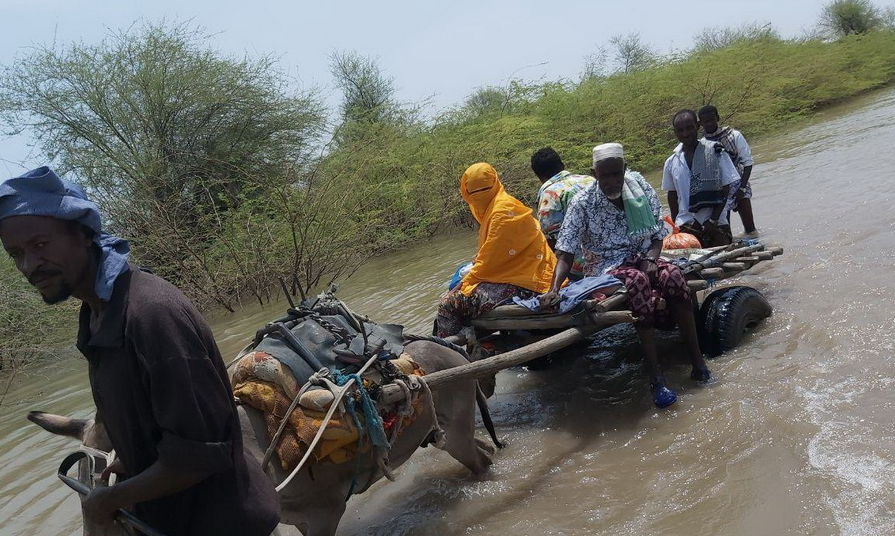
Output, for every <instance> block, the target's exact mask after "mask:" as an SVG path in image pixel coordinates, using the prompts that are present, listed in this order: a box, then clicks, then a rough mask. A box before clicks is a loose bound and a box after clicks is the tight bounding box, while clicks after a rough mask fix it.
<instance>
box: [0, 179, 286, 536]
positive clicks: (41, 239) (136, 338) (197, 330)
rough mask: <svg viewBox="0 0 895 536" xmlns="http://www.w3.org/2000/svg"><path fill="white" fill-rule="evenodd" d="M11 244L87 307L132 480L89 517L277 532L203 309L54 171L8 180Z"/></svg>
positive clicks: (82, 343) (42, 287) (270, 496)
mask: <svg viewBox="0 0 895 536" xmlns="http://www.w3.org/2000/svg"><path fill="white" fill-rule="evenodd" d="M0 241H2V243H3V248H4V249H5V250H6V252H7V253H8V254H9V255H10V257H12V259H13V260H14V262H15V265H16V268H18V270H19V271H20V272H22V274H23V275H24V276H25V277H26V278H27V279H28V281H29V282H30V283H31V284H32V285H33V286H35V287H36V288H37V289H38V291H39V292H40V294H41V296H42V297H43V299H44V301H45V302H47V303H51V304H52V303H58V302H61V301H64V300H66V299H68V298H69V297H75V298H77V299H79V300H81V301H82V306H81V314H80V319H79V333H78V344H77V346H78V349H79V350H80V351H81V353H83V354H84V356H85V357H86V358H87V361H88V365H89V373H90V387H91V389H92V391H93V399H94V402H95V403H96V408H97V421H98V422H101V423H102V425H103V426H104V427H105V430H106V432H107V433H108V435H109V438H110V439H111V441H112V446H113V447H114V449H115V452H116V454H117V456H118V459H117V460H116V462H115V463H114V464H112V470H113V471H114V472H118V473H121V474H123V475H124V477H125V478H124V480H123V481H121V482H119V483H117V484H115V485H114V486H111V487H104V488H102V487H101V488H96V489H94V490H93V491H92V492H91V493H90V495H88V496H87V499H86V500H85V502H84V513H85V516H86V517H87V519H88V520H90V521H92V522H93V523H98V524H105V523H110V522H111V520H112V516H113V515H114V513H115V512H116V511H117V510H118V509H120V508H130V507H131V505H133V507H134V509H135V511H136V513H137V515H138V516H139V517H140V518H141V519H143V521H145V522H147V523H148V524H150V525H152V526H154V527H155V528H156V529H157V530H159V531H160V532H162V533H164V534H166V535H168V536H175V535H184V536H185V535H209V536H210V535H222V536H228V535H232V536H237V535H240V536H242V535H246V536H262V535H267V534H270V533H271V532H272V531H273V530H274V528H276V524H277V522H278V520H279V513H278V508H279V501H278V498H277V496H276V492H275V491H274V489H273V487H272V485H271V483H270V481H269V480H268V479H267V477H266V476H265V475H264V473H262V472H261V469H260V466H259V465H258V464H257V462H255V461H254V460H253V459H252V458H251V455H250V454H249V453H248V452H247V451H244V449H243V445H242V434H241V431H240V425H239V419H238V415H237V413H236V406H235V405H234V403H233V396H232V392H231V389H230V382H229V378H228V376H227V372H226V369H225V367H224V364H223V361H222V359H221V356H220V352H219V351H218V348H217V345H216V344H215V341H214V337H213V336H212V333H211V329H210V328H209V327H208V324H207V323H206V322H205V320H204V319H203V318H202V315H201V314H200V313H199V312H198V311H197V310H196V308H195V307H194V306H193V304H192V303H190V301H189V300H188V299H187V298H186V297H185V296H184V295H183V294H182V293H181V292H180V291H179V290H177V288H175V287H174V286H173V285H171V284H170V283H168V282H166V281H165V280H163V279H161V278H159V277H156V276H154V275H152V274H149V273H146V272H143V271H140V270H137V269H134V268H133V267H131V266H129V265H128V262H127V259H128V254H129V251H130V248H129V246H128V243H127V242H126V241H125V240H122V239H121V238H118V237H115V236H111V235H108V234H105V233H103V231H102V218H101V216H100V213H99V209H98V208H97V206H96V204H94V203H93V202H92V201H90V200H89V199H88V198H87V195H86V194H85V193H84V191H83V190H82V189H81V188H79V187H78V186H77V185H75V184H73V183H71V182H69V181H66V180H64V179H61V178H59V177H58V176H57V175H56V174H55V173H53V171H52V170H50V169H49V168H47V167H41V168H38V169H35V170H33V171H29V172H28V173H25V174H24V175H22V176H20V177H16V178H13V179H9V180H7V181H6V182H4V183H2V184H0Z"/></svg>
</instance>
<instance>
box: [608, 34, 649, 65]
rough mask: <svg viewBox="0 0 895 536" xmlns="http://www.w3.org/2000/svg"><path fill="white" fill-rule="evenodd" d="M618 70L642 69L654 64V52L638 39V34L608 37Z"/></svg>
mask: <svg viewBox="0 0 895 536" xmlns="http://www.w3.org/2000/svg"><path fill="white" fill-rule="evenodd" d="M609 45H610V46H611V47H612V55H613V59H614V60H615V64H616V69H617V71H618V72H622V73H631V72H634V71H642V70H644V69H648V68H649V67H652V66H653V65H655V64H656V61H657V59H658V58H657V55H656V52H655V51H654V50H653V49H652V48H650V47H649V45H647V44H646V43H644V42H643V41H642V40H641V39H640V34H638V33H630V34H628V35H614V36H612V37H611V38H610V39H609Z"/></svg>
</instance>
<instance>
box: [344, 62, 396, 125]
mask: <svg viewBox="0 0 895 536" xmlns="http://www.w3.org/2000/svg"><path fill="white" fill-rule="evenodd" d="M330 72H331V73H332V75H333V79H334V80H335V84H336V87H337V88H338V89H339V90H340V91H341V92H342V103H341V105H340V112H341V115H342V122H343V123H380V122H383V121H387V120H390V119H394V118H395V115H396V114H397V112H398V108H399V107H398V105H397V104H396V103H395V100H394V96H395V85H394V80H393V79H392V78H391V77H389V76H387V75H386V74H385V73H383V72H382V69H381V68H380V67H379V64H378V63H377V61H376V60H375V59H374V58H370V57H367V56H363V55H361V54H359V53H357V52H354V51H335V52H333V53H332V54H331V55H330Z"/></svg>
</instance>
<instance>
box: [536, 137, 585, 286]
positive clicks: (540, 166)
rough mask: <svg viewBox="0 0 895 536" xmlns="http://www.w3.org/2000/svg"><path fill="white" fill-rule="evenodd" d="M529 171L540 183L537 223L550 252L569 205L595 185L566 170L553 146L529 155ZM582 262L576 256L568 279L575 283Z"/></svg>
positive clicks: (582, 274)
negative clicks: (545, 238)
mask: <svg viewBox="0 0 895 536" xmlns="http://www.w3.org/2000/svg"><path fill="white" fill-rule="evenodd" d="M531 170H532V171H533V172H534V174H535V175H536V176H537V177H538V180H540V181H541V188H540V189H539V190H538V199H537V205H538V212H537V217H538V222H540V224H541V230H542V231H543V232H544V236H546V237H547V244H548V245H549V246H550V248H551V249H553V247H555V246H556V236H557V235H558V234H559V229H560V227H561V226H562V220H563V218H565V217H566V210H568V209H569V203H571V202H572V199H574V198H575V196H576V195H578V194H579V193H580V192H582V191H584V189H585V188H587V187H588V186H590V185H591V184H593V183H594V178H593V176H591V175H575V174H573V173H570V172H568V171H566V165H565V164H564V163H563V161H562V158H560V156H559V153H557V152H556V151H555V150H553V148H552V147H543V148H541V149H538V150H537V151H535V153H534V154H533V155H531ZM583 266H584V261H583V259H581V258H579V257H578V256H576V257H575V263H574V264H573V265H572V271H571V272H570V273H569V280H571V281H578V280H579V279H581V278H582V277H584V270H583V268H582V267H583Z"/></svg>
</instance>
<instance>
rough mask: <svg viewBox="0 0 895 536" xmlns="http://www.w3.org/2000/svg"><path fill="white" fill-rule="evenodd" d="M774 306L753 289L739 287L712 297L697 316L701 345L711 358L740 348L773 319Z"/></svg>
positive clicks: (715, 292)
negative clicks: (753, 331)
mask: <svg viewBox="0 0 895 536" xmlns="http://www.w3.org/2000/svg"><path fill="white" fill-rule="evenodd" d="M771 312H772V309H771V304H769V303H768V300H766V299H765V297H764V296H762V294H761V292H758V291H757V290H755V289H754V288H752V287H744V286H735V287H726V288H722V289H719V290H716V291H714V292H712V293H711V294H709V295H708V297H707V298H706V299H705V301H704V302H703V303H702V307H700V309H699V313H698V314H697V316H696V327H697V330H698V332H699V345H700V346H701V347H702V351H703V352H705V353H706V354H707V355H708V356H710V357H715V356H718V355H720V354H722V353H723V352H726V351H728V350H732V349H734V348H736V347H737V346H739V344H740V341H741V340H742V339H743V334H745V333H746V332H747V331H749V330H751V329H753V328H754V327H755V326H757V325H758V323H759V322H761V321H762V320H764V319H765V318H767V317H769V316H771Z"/></svg>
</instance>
